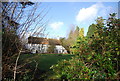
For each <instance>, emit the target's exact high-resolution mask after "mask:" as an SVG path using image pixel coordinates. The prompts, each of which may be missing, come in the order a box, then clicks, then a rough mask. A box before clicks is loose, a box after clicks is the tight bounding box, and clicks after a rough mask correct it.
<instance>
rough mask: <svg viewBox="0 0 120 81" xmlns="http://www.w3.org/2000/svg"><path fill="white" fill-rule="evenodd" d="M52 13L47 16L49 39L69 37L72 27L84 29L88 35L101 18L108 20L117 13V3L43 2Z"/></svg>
mask: <svg viewBox="0 0 120 81" xmlns="http://www.w3.org/2000/svg"><path fill="white" fill-rule="evenodd" d="M43 5H45V6H46V5H48V6H49V7H50V11H49V12H48V14H47V16H48V17H50V19H49V20H50V21H49V23H48V25H47V28H48V29H47V32H49V34H48V37H51V38H56V37H67V35H68V33H69V31H70V30H71V29H73V28H72V25H75V26H79V27H80V28H82V27H83V28H84V32H85V34H84V35H86V34H87V31H88V27H89V25H90V24H92V23H95V19H96V18H97V17H99V16H102V17H103V18H108V14H109V13H112V12H116V13H117V9H118V8H117V7H118V3H117V2H43Z"/></svg>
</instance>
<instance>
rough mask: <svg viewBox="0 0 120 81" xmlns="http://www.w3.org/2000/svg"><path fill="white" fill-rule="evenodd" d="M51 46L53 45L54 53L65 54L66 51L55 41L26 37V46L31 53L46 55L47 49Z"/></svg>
mask: <svg viewBox="0 0 120 81" xmlns="http://www.w3.org/2000/svg"><path fill="white" fill-rule="evenodd" d="M51 45H55V48H54V53H57V54H60V53H63V54H65V53H67V50H66V49H65V48H64V47H63V46H62V45H61V43H60V41H59V40H57V39H47V38H41V37H28V43H27V45H26V47H27V49H29V50H30V51H31V52H32V53H48V48H49V47H50V46H51Z"/></svg>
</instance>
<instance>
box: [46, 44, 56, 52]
mask: <svg viewBox="0 0 120 81" xmlns="http://www.w3.org/2000/svg"><path fill="white" fill-rule="evenodd" d="M47 52H48V53H55V45H54V44H52V45H50V46H49V47H48V49H47Z"/></svg>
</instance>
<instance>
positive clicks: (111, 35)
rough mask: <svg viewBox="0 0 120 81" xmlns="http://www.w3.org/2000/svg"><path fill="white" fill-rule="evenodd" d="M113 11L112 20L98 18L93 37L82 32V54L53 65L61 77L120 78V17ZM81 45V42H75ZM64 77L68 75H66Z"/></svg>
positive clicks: (80, 52) (80, 51)
mask: <svg viewBox="0 0 120 81" xmlns="http://www.w3.org/2000/svg"><path fill="white" fill-rule="evenodd" d="M115 15H116V14H115V13H113V14H110V17H109V18H108V19H106V20H105V19H103V18H102V17H100V18H98V19H97V20H96V28H97V29H96V31H95V33H94V34H93V35H94V36H93V37H92V39H87V38H85V37H84V36H83V34H82V32H83V31H82V32H81V34H80V35H81V37H80V38H82V39H80V40H81V41H80V42H79V41H77V42H76V43H77V44H78V46H79V50H78V52H79V53H78V54H76V55H75V57H73V58H72V59H70V60H63V61H60V62H59V63H58V64H56V65H53V66H52V67H51V68H52V69H53V71H54V72H55V73H56V75H57V77H59V78H60V79H62V80H63V79H70V80H73V79H78V78H79V79H93V80H94V79H106V80H109V79H119V78H120V76H119V74H120V69H119V68H120V66H119V64H118V63H119V62H120V60H119V58H120V56H119V54H120V52H119V49H120V47H119V45H120V43H119V42H118V41H120V40H119V39H120V38H119V37H120V31H119V30H120V27H119V23H120V19H117V18H116V17H115ZM75 46H77V45H75ZM63 77H64V78H63Z"/></svg>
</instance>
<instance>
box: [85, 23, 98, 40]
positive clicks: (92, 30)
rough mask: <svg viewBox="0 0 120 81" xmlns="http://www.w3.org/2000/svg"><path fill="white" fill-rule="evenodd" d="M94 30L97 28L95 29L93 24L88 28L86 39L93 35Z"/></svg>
mask: <svg viewBox="0 0 120 81" xmlns="http://www.w3.org/2000/svg"><path fill="white" fill-rule="evenodd" d="M96 29H97V28H96V25H95V24H92V25H90V26H89V29H88V32H87V37H88V38H91V37H92V36H93V35H94V33H95V31H96Z"/></svg>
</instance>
